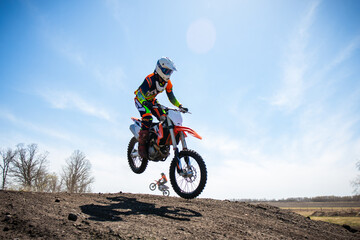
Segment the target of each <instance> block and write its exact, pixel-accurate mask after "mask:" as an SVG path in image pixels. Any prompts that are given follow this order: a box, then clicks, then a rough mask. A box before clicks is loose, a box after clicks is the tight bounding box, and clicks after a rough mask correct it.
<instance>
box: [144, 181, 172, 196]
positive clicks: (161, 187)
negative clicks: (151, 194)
mask: <svg viewBox="0 0 360 240" xmlns="http://www.w3.org/2000/svg"><path fill="white" fill-rule="evenodd" d="M155 181H156V180H155ZM156 186H158V188H159V190H160V191H162V193H163V195H164V196H169V195H170V191H169V187H168V186H166V185H159V181H156V183H150V185H149V188H150V190H151V191H155V189H156Z"/></svg>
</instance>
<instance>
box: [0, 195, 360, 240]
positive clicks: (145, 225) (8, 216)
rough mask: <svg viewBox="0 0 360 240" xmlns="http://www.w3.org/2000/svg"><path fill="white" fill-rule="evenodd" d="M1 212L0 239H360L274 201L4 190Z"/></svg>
mask: <svg viewBox="0 0 360 240" xmlns="http://www.w3.org/2000/svg"><path fill="white" fill-rule="evenodd" d="M0 214H1V215H0V220H1V221H0V239H332V240H333V239H360V234H359V233H351V232H349V231H348V230H346V229H345V228H343V227H341V226H338V225H334V224H329V223H325V222H316V221H312V220H310V219H307V218H305V217H303V216H301V215H298V214H296V213H292V212H290V211H287V210H281V209H279V208H277V207H273V206H270V205H253V204H248V203H243V202H230V201H220V200H212V199H195V200H184V199H181V198H177V197H161V196H153V195H135V194H125V193H118V194H67V193H57V194H49V193H32V192H12V191H0ZM69 214H73V215H70V218H71V217H73V219H72V220H69V219H68V218H69ZM75 218H77V219H76V220H75Z"/></svg>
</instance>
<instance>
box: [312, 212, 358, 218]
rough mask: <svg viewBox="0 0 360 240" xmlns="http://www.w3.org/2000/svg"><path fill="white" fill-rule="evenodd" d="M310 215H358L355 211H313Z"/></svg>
mask: <svg viewBox="0 0 360 240" xmlns="http://www.w3.org/2000/svg"><path fill="white" fill-rule="evenodd" d="M311 216H312V217H356V216H359V212H357V211H315V212H313V214H311Z"/></svg>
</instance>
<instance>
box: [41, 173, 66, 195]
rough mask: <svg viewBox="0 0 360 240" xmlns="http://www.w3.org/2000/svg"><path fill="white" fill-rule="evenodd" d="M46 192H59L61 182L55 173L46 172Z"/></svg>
mask: <svg viewBox="0 0 360 240" xmlns="http://www.w3.org/2000/svg"><path fill="white" fill-rule="evenodd" d="M46 182H47V185H46V189H45V191H46V192H60V191H61V185H62V182H61V181H60V179H59V177H58V176H57V175H56V173H52V174H48V175H47V176H46Z"/></svg>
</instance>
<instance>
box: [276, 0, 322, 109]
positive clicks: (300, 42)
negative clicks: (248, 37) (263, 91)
mask: <svg viewBox="0 0 360 240" xmlns="http://www.w3.org/2000/svg"><path fill="white" fill-rule="evenodd" d="M318 5H319V2H318V1H316V2H313V3H312V5H311V6H310V8H309V9H308V11H307V13H306V14H305V16H304V17H303V19H302V20H301V22H300V25H299V26H298V28H297V31H296V33H295V36H294V37H293V39H292V40H291V42H290V46H289V47H288V49H286V53H287V54H286V61H285V63H284V66H283V86H282V87H281V88H280V90H279V91H278V92H277V94H276V95H275V96H274V97H273V98H272V99H271V101H270V102H271V104H272V105H275V106H279V107H281V108H285V109H287V110H290V111H291V110H294V109H296V108H297V107H299V106H300V105H301V104H302V98H303V94H304V91H306V88H307V84H306V81H305V79H304V75H305V74H306V70H307V69H308V67H309V59H308V56H307V54H306V47H307V44H308V40H309V29H310V27H311V26H312V23H313V21H314V18H315V13H316V9H317V7H318Z"/></svg>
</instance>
